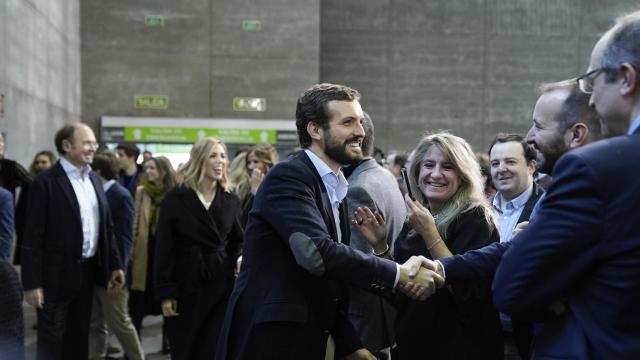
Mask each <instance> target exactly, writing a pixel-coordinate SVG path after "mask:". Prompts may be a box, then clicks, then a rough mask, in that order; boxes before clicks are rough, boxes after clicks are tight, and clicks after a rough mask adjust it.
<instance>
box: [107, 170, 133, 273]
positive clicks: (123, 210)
mask: <svg viewBox="0 0 640 360" xmlns="http://www.w3.org/2000/svg"><path fill="white" fill-rule="evenodd" d="M106 195H107V201H108V202H109V209H110V210H111V218H112V220H113V234H114V237H115V240H116V244H117V246H118V254H120V263H121V264H122V266H123V267H124V269H127V267H128V265H129V256H131V246H132V245H133V220H134V218H135V216H136V209H135V206H134V204H133V198H132V197H131V194H130V193H129V191H128V190H127V189H126V188H125V187H124V186H122V185H120V184H118V183H117V182H115V183H114V184H113V185H111V187H110V188H109V190H107V192H106Z"/></svg>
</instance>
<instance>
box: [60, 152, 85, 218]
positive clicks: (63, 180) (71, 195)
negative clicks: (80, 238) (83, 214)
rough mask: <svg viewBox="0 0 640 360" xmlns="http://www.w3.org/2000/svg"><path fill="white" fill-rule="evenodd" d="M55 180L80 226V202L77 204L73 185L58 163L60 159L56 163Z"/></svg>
mask: <svg viewBox="0 0 640 360" xmlns="http://www.w3.org/2000/svg"><path fill="white" fill-rule="evenodd" d="M55 171H56V181H57V182H58V185H59V186H60V188H61V189H62V193H63V194H64V196H65V197H66V198H67V200H68V201H69V204H70V205H71V208H72V209H73V215H75V216H74V217H75V218H76V219H77V220H78V224H80V225H81V226H82V220H81V219H80V204H78V197H77V196H76V193H75V191H73V185H71V181H70V180H69V177H68V176H67V173H66V172H65V171H64V168H63V167H62V165H61V164H60V161H58V163H57V164H56V170H55Z"/></svg>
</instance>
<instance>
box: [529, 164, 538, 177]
mask: <svg viewBox="0 0 640 360" xmlns="http://www.w3.org/2000/svg"><path fill="white" fill-rule="evenodd" d="M537 164H538V162H537V161H535V160H531V161H529V165H528V166H527V167H528V168H529V174H530V175H531V176H533V174H535V173H536V165H537Z"/></svg>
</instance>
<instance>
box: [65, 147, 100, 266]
mask: <svg viewBox="0 0 640 360" xmlns="http://www.w3.org/2000/svg"><path fill="white" fill-rule="evenodd" d="M60 165H62V168H63V169H64V171H65V173H67V177H68V178H69V181H70V182H71V186H72V187H73V192H74V193H75V194H76V199H77V200H78V205H79V208H80V220H81V223H82V257H83V258H85V259H86V258H90V257H93V256H94V255H95V254H96V251H97V249H98V233H99V229H100V208H99V204H98V196H97V195H96V189H94V188H93V184H92V183H91V178H90V177H89V172H91V168H90V167H89V165H85V166H84V167H83V168H82V173H80V170H79V169H78V168H76V167H75V166H73V165H72V164H71V163H70V162H69V161H68V160H67V159H65V158H64V157H60Z"/></svg>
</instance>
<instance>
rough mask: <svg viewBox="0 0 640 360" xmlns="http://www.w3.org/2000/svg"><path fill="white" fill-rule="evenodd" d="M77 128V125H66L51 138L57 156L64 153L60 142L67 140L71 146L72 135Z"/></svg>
mask: <svg viewBox="0 0 640 360" xmlns="http://www.w3.org/2000/svg"><path fill="white" fill-rule="evenodd" d="M77 128H78V124H76V123H73V124H67V125H65V126H63V127H62V129H60V130H58V131H57V132H56V135H55V136H54V138H53V142H54V143H55V144H56V150H57V151H58V154H60V155H64V154H65V151H64V148H63V147H62V142H63V141H64V140H67V141H68V142H70V143H72V144H73V135H74V134H75V133H76V129H77Z"/></svg>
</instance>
